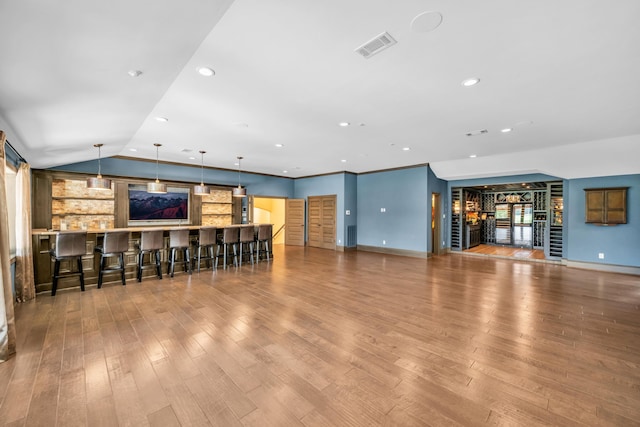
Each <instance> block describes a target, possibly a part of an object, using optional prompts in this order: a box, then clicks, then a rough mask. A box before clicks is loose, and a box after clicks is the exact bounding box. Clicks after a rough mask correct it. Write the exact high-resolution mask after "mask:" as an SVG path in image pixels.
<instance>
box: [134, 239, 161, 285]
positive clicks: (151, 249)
mask: <svg viewBox="0 0 640 427" xmlns="http://www.w3.org/2000/svg"><path fill="white" fill-rule="evenodd" d="M163 247H164V231H163V230H144V231H142V232H141V233H140V244H139V245H136V249H138V282H142V270H145V269H147V268H155V269H156V274H157V275H158V279H162V270H161V269H160V250H161V249H162V248H163ZM145 252H146V253H148V254H149V264H145V263H144V254H145ZM154 256H155V259H156V262H155V263H154V262H153V257H154Z"/></svg>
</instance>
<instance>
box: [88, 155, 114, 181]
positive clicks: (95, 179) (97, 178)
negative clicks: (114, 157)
mask: <svg viewBox="0 0 640 427" xmlns="http://www.w3.org/2000/svg"><path fill="white" fill-rule="evenodd" d="M93 146H94V147H96V148H97V149H98V176H96V177H95V178H93V177H90V178H87V188H92V189H94V190H111V180H110V179H107V178H103V177H102V174H101V173H100V172H101V170H100V158H101V157H102V156H101V155H100V154H101V153H100V147H102V144H93Z"/></svg>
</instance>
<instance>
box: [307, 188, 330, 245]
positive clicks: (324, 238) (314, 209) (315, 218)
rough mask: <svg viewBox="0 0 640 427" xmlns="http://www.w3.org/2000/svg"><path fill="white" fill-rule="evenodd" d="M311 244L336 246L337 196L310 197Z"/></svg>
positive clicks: (309, 222)
mask: <svg viewBox="0 0 640 427" xmlns="http://www.w3.org/2000/svg"><path fill="white" fill-rule="evenodd" d="M308 217H309V218H308V224H309V246H313V247H316V248H323V249H333V250H335V248H336V196H335V195H332V196H310V197H309V211H308Z"/></svg>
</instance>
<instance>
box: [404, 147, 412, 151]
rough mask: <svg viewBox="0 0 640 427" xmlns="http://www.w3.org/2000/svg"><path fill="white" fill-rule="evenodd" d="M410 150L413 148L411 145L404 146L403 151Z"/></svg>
mask: <svg viewBox="0 0 640 427" xmlns="http://www.w3.org/2000/svg"><path fill="white" fill-rule="evenodd" d="M409 150H411V148H410V147H402V151H409Z"/></svg>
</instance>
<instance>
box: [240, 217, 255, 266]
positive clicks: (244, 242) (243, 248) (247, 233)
mask: <svg viewBox="0 0 640 427" xmlns="http://www.w3.org/2000/svg"><path fill="white" fill-rule="evenodd" d="M255 241H256V235H255V226H253V225H244V226H242V227H240V267H242V257H243V255H245V254H249V256H250V258H251V264H253V243H254V242H255ZM247 246H248V247H247Z"/></svg>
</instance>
